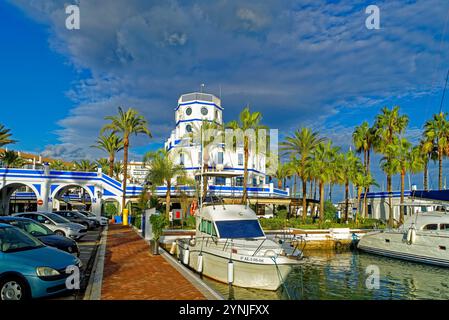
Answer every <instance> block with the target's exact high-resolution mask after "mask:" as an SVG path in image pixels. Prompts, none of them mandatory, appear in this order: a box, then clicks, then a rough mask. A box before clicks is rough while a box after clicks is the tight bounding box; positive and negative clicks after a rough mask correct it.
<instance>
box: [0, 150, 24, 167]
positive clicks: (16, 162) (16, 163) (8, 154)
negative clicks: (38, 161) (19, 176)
mask: <svg viewBox="0 0 449 320" xmlns="http://www.w3.org/2000/svg"><path fill="white" fill-rule="evenodd" d="M0 160H1V161H2V162H3V165H4V166H5V168H21V167H23V166H24V165H25V163H26V162H25V160H24V159H23V158H21V157H20V156H19V154H18V153H17V152H15V151H13V150H9V151H3V152H2V153H0Z"/></svg>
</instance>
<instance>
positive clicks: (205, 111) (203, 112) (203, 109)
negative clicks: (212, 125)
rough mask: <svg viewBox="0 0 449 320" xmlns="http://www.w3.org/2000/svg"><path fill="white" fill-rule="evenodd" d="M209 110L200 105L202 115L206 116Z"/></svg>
mask: <svg viewBox="0 0 449 320" xmlns="http://www.w3.org/2000/svg"><path fill="white" fill-rule="evenodd" d="M208 112H209V110H207V108H206V107H202V108H201V114H202V115H203V116H207V113H208Z"/></svg>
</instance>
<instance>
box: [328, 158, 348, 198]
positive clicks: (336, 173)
mask: <svg viewBox="0 0 449 320" xmlns="http://www.w3.org/2000/svg"><path fill="white" fill-rule="evenodd" d="M334 158H335V159H334V163H333V164H332V172H331V175H330V177H329V201H331V202H332V189H333V186H334V185H340V184H344V183H345V176H344V166H345V155H344V154H343V153H337V154H335V155H334Z"/></svg>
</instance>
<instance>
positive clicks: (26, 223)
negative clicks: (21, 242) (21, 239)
mask: <svg viewBox="0 0 449 320" xmlns="http://www.w3.org/2000/svg"><path fill="white" fill-rule="evenodd" d="M9 224H10V225H12V226H14V227H17V228H20V229H22V230H24V231H26V232H27V233H29V234H31V235H32V236H33V237H43V236H51V235H54V232H53V231H51V230H50V229H48V228H47V227H46V226H44V225H42V224H40V223H37V222H34V221H31V220H14V221H11V222H10V223H9Z"/></svg>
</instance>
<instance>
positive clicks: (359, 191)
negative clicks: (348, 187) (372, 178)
mask: <svg viewBox="0 0 449 320" xmlns="http://www.w3.org/2000/svg"><path fill="white" fill-rule="evenodd" d="M361 196H362V187H357V214H356V215H355V224H356V225H357V216H358V215H360V217H361V216H362V212H361V211H360V207H361V206H360V197H361Z"/></svg>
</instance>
